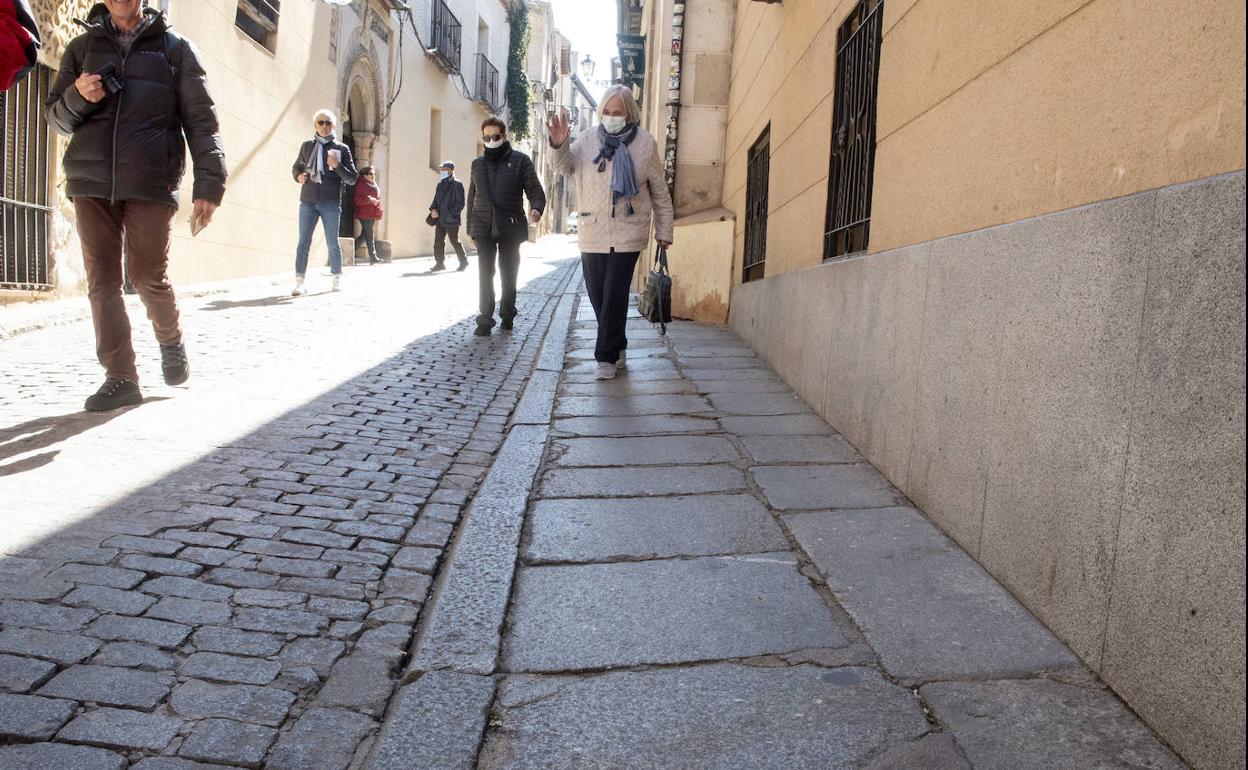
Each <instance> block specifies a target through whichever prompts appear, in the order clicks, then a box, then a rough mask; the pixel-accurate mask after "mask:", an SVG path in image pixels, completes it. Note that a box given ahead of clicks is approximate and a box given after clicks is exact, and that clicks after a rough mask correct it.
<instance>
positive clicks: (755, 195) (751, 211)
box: [741, 125, 771, 281]
mask: <svg viewBox="0 0 1248 770" xmlns="http://www.w3.org/2000/svg"><path fill="white" fill-rule="evenodd" d="M746 163H747V165H746V180H745V260H744V269H743V274H742V276H741V280H742V281H754V280H757V279H759V278H762V277H763V271H764V269H765V267H766V264H767V188H768V186H769V185H770V184H771V126H770V125H768V126H767V128H765V129H763V133H762V134H760V135H759V137H758V140H757V141H755V142H754V145H753V146H752V147H750V154H749V156H748V160H747V161H746Z"/></svg>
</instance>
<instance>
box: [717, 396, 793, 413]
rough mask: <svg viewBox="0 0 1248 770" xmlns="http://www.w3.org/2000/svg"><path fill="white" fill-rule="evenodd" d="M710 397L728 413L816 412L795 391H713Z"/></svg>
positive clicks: (720, 409) (719, 408) (721, 409)
mask: <svg viewBox="0 0 1248 770" xmlns="http://www.w3.org/2000/svg"><path fill="white" fill-rule="evenodd" d="M708 398H709V399H710V401H711V403H712V404H713V405H714V406H715V408H716V409H718V410H719V411H721V412H727V413H728V414H742V415H759V416H770V415H781V414H814V412H812V411H811V409H810V407H809V406H807V405H806V402H805V401H803V400H802V399H801V398H799V397H798V396H797V394H795V393H713V394H711V395H710V396H708Z"/></svg>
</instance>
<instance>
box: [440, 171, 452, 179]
mask: <svg viewBox="0 0 1248 770" xmlns="http://www.w3.org/2000/svg"><path fill="white" fill-rule="evenodd" d="M450 175H451V173H450V172H449V171H443V172H442V173H440V174H438V179H446V178H447V177H448V176H450Z"/></svg>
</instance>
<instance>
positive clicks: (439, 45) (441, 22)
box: [430, 0, 463, 72]
mask: <svg viewBox="0 0 1248 770" xmlns="http://www.w3.org/2000/svg"><path fill="white" fill-rule="evenodd" d="M430 32H431V34H432V37H433V49H434V53H436V54H437V56H438V58H440V59H441V60H442V63H443V65H444V66H445V67H446V68H447V69H448V70H449V71H451V72H459V67H460V49H461V46H462V39H463V26H462V25H460V23H459V19H457V18H455V14H453V13H451V9H450V8H448V7H447V6H446V3H444V2H442V0H433V25H432V29H431V30H430Z"/></svg>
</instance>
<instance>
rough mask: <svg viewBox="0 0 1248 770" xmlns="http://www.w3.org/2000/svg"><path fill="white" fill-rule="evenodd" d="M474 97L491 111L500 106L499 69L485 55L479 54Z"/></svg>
mask: <svg viewBox="0 0 1248 770" xmlns="http://www.w3.org/2000/svg"><path fill="white" fill-rule="evenodd" d="M472 96H473V98H474V99H476V100H477V101H479V102H482V103H484V104H485V105H486V106H487V107H489V108H490V109H491V110H493V109H495V108H496V107H497V106H498V67H495V66H494V65H493V64H491V63H490V60H489V59H487V58H486V57H485V54H483V53H479V54H477V81H476V87H475V88H474V89H473V94H472Z"/></svg>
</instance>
